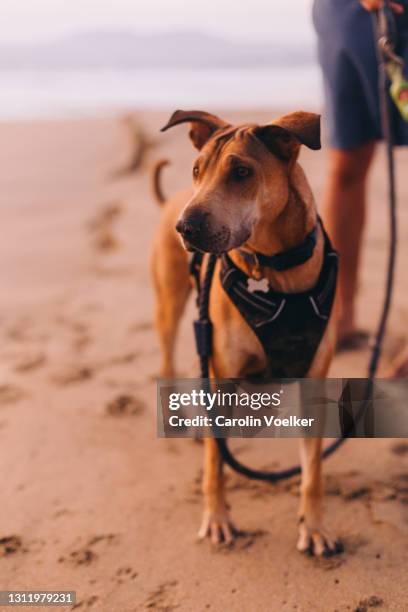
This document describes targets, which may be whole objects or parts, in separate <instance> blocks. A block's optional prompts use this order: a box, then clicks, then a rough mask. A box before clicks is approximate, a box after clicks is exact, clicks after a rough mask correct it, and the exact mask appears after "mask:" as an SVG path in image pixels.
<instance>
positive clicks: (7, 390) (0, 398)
mask: <svg viewBox="0 0 408 612" xmlns="http://www.w3.org/2000/svg"><path fill="white" fill-rule="evenodd" d="M24 396H25V393H24V391H23V390H22V389H20V388H19V387H17V386H15V385H0V404H3V405H5V404H14V403H15V402H18V401H19V400H20V399H22V398H23V397H24Z"/></svg>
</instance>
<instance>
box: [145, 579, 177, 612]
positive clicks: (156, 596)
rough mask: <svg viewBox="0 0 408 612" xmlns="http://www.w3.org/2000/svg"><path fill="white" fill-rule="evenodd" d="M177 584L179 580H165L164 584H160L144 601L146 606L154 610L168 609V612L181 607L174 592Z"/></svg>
mask: <svg viewBox="0 0 408 612" xmlns="http://www.w3.org/2000/svg"><path fill="white" fill-rule="evenodd" d="M177 585H178V582H177V580H170V581H168V582H163V584H160V585H159V586H158V587H157V589H155V590H154V591H153V592H152V593H150V595H149V597H148V598H147V599H146V601H145V603H144V607H145V608H146V609H153V610H166V611H167V612H171V610H176V608H178V607H179V603H177V601H176V599H177V598H176V596H175V593H174V591H175V587H177Z"/></svg>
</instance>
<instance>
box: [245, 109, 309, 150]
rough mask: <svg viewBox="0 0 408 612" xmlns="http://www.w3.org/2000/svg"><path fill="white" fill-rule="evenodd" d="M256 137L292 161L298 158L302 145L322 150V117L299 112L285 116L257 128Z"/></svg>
mask: <svg viewBox="0 0 408 612" xmlns="http://www.w3.org/2000/svg"><path fill="white" fill-rule="evenodd" d="M254 133H255V135H256V136H257V138H259V139H260V140H261V141H262V142H263V143H264V145H265V146H266V147H267V148H268V149H270V150H271V151H272V152H273V153H275V154H276V155H278V156H279V157H282V158H283V159H286V160H290V159H292V158H296V157H297V154H298V152H299V148H300V145H302V144H304V145H305V146H306V147H309V149H313V150H315V151H316V150H317V149H320V148H321V143H320V115H317V114H315V113H305V112H303V111H298V112H296V113H290V114H289V115H283V117H280V118H279V119H276V120H275V121H273V122H272V123H270V124H268V125H263V126H259V127H257V128H255V130H254Z"/></svg>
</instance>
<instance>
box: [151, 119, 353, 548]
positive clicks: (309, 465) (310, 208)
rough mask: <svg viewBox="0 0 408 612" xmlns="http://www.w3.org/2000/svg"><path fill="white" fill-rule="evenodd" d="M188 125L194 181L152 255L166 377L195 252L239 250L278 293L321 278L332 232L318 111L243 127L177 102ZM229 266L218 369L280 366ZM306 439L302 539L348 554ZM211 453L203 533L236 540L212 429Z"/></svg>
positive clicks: (317, 449) (167, 214) (214, 363)
mask: <svg viewBox="0 0 408 612" xmlns="http://www.w3.org/2000/svg"><path fill="white" fill-rule="evenodd" d="M182 123H188V124H189V125H190V132H189V136H190V139H191V141H192V143H193V145H194V147H195V148H196V149H197V150H198V151H199V155H198V157H197V159H196V161H195V162H194V165H193V171H192V174H193V186H192V188H190V189H187V190H185V191H183V192H181V193H178V194H177V195H175V196H174V197H173V198H171V199H170V200H168V201H167V202H166V203H165V204H164V205H163V212H162V215H161V219H160V223H159V226H158V229H157V232H156V234H155V238H154V242H153V251H152V258H151V262H152V276H153V281H154V287H155V293H156V307H155V308H156V310H155V323H156V328H157V332H158V337H159V341H160V346H161V355H162V364H161V376H162V377H163V378H167V379H169V378H172V377H174V375H175V371H174V363H173V355H174V346H175V340H176V334H177V327H178V324H179V321H180V318H181V316H182V314H183V310H184V307H185V304H186V302H187V298H188V296H189V294H190V291H191V289H192V281H191V277H190V272H189V255H188V252H189V251H200V252H202V253H216V254H217V255H220V256H225V254H228V261H229V262H230V264H231V265H232V266H235V268H234V269H238V272H239V273H244V274H245V275H246V276H247V277H248V278H249V279H256V280H258V281H261V282H267V284H268V285H269V286H270V287H271V288H272V290H274V291H276V292H278V293H279V294H285V295H290V294H296V293H299V292H307V291H309V290H310V288H312V287H314V286H315V285H316V283H317V282H318V279H319V275H320V274H321V271H322V266H323V265H324V260H325V243H326V242H327V236H325V232H324V229H323V227H322V225H321V223H319V222H318V216H317V211H316V206H315V202H314V199H313V195H312V192H311V189H310V187H309V184H308V182H307V179H306V177H305V174H304V172H303V170H302V168H301V166H300V165H299V163H298V155H299V150H300V148H301V146H302V145H305V146H307V147H309V148H311V149H319V148H320V146H321V145H320V116H319V115H316V114H314V113H307V112H302V111H300V112H295V113H291V114H288V115H284V116H282V117H280V118H278V119H276V120H274V121H272V122H271V123H268V124H266V125H256V124H244V125H239V126H232V125H230V124H229V123H227V122H225V121H223V120H221V119H220V118H218V117H216V116H215V115H212V114H209V113H205V112H203V111H176V112H175V113H174V114H173V115H172V117H171V118H170V120H169V122H168V123H167V124H166V125H165V126H164V128H162V131H165V130H167V129H169V128H171V127H173V126H176V125H179V124H182ZM163 165H164V164H163V162H160V163H159V164H158V166H157V170H156V172H155V175H154V180H153V182H154V185H155V191H156V192H157V199H158V200H159V202H160V203H162V204H163V201H164V197H163V195H162V192H161V190H160V189H159V176H158V174H159V171H160V169H161V167H163ZM312 232H314V238H313V241H312V242H313V244H312V246H313V248H312V249H309V251H310V250H311V252H309V254H308V257H307V259H305V258H304V257H303V259H301V261H300V263H298V264H297V265H293V266H290V267H289V268H288V269H286V268H285V267H283V269H275V268H274V267H269V266H268V265H266V266H264V265H263V264H262V261H263V260H262V259H261V261H259V257H261V258H265V259H267V258H268V257H270V258H273V256H274V254H277V253H292V255H293V254H296V252H298V254H299V253H300V251H301V249H299V248H297V247H298V245H304V243H305V238H306V237H311V233H312ZM257 254H258V257H257ZM259 254H261V255H259ZM295 259H296V258H295ZM231 262H232V263H231ZM222 265H223V264H222V257H219V258H218V260H217V264H216V268H215V272H214V278H213V284H212V289H211V295H210V306H209V309H210V319H211V321H212V324H213V337H212V356H211V362H210V372H211V377H214V378H219V379H220V378H241V377H245V376H249V375H257V374H261V373H263V372H265V371H270V367H269V364H268V356H267V355H266V352H265V348H264V346H263V345H262V342H261V341H260V339H259V337H258V336H257V335H256V334H255V333H254V331H253V329H251V327H250V326H249V325H248V324H247V321H246V320H245V317H244V316H242V314H241V313H240V312H239V310H238V309H237V307H236V305H235V304H234V303H233V301H232V300H231V299H230V297H229V296H228V294H227V293H226V291H225V287H223V286H222V279H221V277H222ZM264 279H266V281H265V280H264ZM336 311H337V300H335V303H334V305H333V308H331V309H330V316H329V315H327V316H323V315H321V318H322V319H324V318H325V319H326V321H325V327H324V332H322V335H321V338H320V339H319V341H318V346H317V347H316V350H315V352H314V354H313V357H312V359H311V361H310V363H309V364H308V365H307V372H305V376H307V377H312V378H313V377H314V378H324V377H326V375H327V372H328V369H329V366H330V362H331V359H332V356H333V353H334V349H335V343H336ZM318 314H319V316H320V313H318ZM272 344H273V342H272ZM303 344H307V342H306V341H304V342H303ZM272 365H273V364H272ZM275 365H278V364H277V362H276V363H275ZM273 372H274V368H273V367H272V373H273ZM300 444H301V448H300V456H301V467H302V478H301V499H300V508H299V537H298V542H297V548H298V550H299V551H301V552H308V553H310V554H314V555H317V556H321V555H325V556H326V555H331V554H335V553H338V552H341V550H342V547H341V544H340V542H339V541H338V540H337V538H335V537H332V536H331V535H330V534H329V533H328V532H327V531H326V528H325V526H324V524H323V510H322V477H321V449H322V440H321V439H320V438H309V439H302V440H301V441H300ZM204 453H205V461H204V477H203V495H204V515H203V520H202V523H201V527H200V529H199V538H202V539H203V538H206V537H209V538H210V539H211V541H212V542H213V543H214V544H217V543H220V542H225V543H227V544H230V543H232V542H233V539H234V535H235V534H236V533H237V531H236V529H235V527H234V525H233V523H232V521H231V518H230V515H229V510H228V508H229V506H228V504H227V501H226V496H225V488H224V477H223V465H222V459H221V456H220V453H219V450H218V447H217V444H216V441H215V440H214V439H211V438H208V439H205V441H204Z"/></svg>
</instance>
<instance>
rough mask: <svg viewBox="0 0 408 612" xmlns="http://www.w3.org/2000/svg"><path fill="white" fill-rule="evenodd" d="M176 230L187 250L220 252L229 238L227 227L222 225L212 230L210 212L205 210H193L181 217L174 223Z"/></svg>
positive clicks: (224, 248)
mask: <svg viewBox="0 0 408 612" xmlns="http://www.w3.org/2000/svg"><path fill="white" fill-rule="evenodd" d="M176 230H177V232H178V233H179V234H180V235H181V237H182V238H183V242H184V245H185V247H186V248H187V249H188V250H191V249H198V250H200V251H206V252H209V253H222V252H223V251H225V250H226V247H227V246H228V243H229V239H230V231H229V229H228V228H227V227H225V226H223V227H221V228H220V229H219V230H218V231H214V229H213V228H212V227H211V223H210V214H209V213H207V212H194V213H190V214H189V215H188V216H186V217H182V218H181V219H180V220H179V221H178V223H177V225H176Z"/></svg>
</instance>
